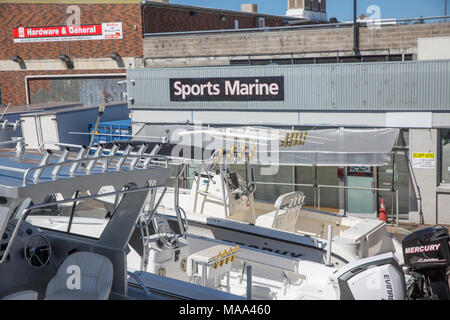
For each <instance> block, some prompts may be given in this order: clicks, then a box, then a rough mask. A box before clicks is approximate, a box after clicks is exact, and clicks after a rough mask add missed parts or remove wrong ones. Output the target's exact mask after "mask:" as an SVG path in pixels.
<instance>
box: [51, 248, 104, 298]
mask: <svg viewBox="0 0 450 320" xmlns="http://www.w3.org/2000/svg"><path fill="white" fill-rule="evenodd" d="M72 266H76V267H79V272H80V281H79V288H78V287H77V286H76V284H77V283H76V281H75V282H73V283H74V284H75V288H73V289H72V288H69V287H68V283H71V282H70V281H71V279H69V277H74V276H75V275H76V273H75V272H74V271H71V269H70V267H72ZM112 281H113V266H112V263H111V261H110V260H109V259H108V258H107V257H105V256H102V255H99V254H97V253H93V252H85V251H80V252H75V253H73V254H71V255H70V256H68V257H67V258H66V260H64V262H63V264H62V265H61V266H60V267H59V269H58V272H57V274H56V276H55V277H54V278H53V279H52V280H50V282H49V283H48V285H47V290H46V293H45V300H106V299H108V297H109V293H110V291H111V286H112Z"/></svg>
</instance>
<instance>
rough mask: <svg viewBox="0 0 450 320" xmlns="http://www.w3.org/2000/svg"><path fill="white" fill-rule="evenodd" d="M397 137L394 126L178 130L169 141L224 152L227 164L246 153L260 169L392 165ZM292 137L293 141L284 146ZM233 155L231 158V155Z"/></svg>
mask: <svg viewBox="0 0 450 320" xmlns="http://www.w3.org/2000/svg"><path fill="white" fill-rule="evenodd" d="M398 134H399V129H392V128H385V129H345V128H338V129H318V130H309V131H301V132H299V131H289V130H279V129H272V128H263V127H235V128H204V127H203V128H196V127H188V128H187V129H185V130H178V131H176V132H175V133H174V134H173V135H172V137H171V142H175V141H174V140H177V141H178V142H179V143H181V144H183V145H191V146H196V147H203V148H207V149H208V150H211V149H213V150H220V149H221V148H223V150H224V155H223V158H224V159H225V158H226V159H227V161H229V163H240V162H243V161H244V157H243V154H244V153H245V154H247V156H250V163H253V164H258V165H298V166H313V165H316V166H383V165H388V164H390V163H391V158H390V153H391V151H392V149H393V147H394V145H395V142H396V140H397V137H398ZM289 137H294V139H293V141H291V142H290V143H287V145H286V143H285V140H286V138H288V142H289V141H290V139H289ZM299 137H302V138H301V139H300V138H299ZM299 140H300V144H299ZM231 151H233V154H234V156H233V157H231V156H229V155H230V153H231ZM217 154H218V153H217V152H216V155H217ZM196 158H197V159H198V157H196ZM207 158H208V157H207V156H204V157H203V159H207Z"/></svg>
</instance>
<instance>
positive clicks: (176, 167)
mask: <svg viewBox="0 0 450 320" xmlns="http://www.w3.org/2000/svg"><path fill="white" fill-rule="evenodd" d="M196 134H197V135H200V137H193V136H194V135H196ZM176 135H178V139H177V137H176ZM397 136H398V130H397V129H378V130H373V129H370V130H352V129H344V128H339V129H326V130H314V131H310V132H306V131H305V132H292V131H286V130H274V129H270V128H261V127H243V128H242V127H237V128H219V129H217V128H210V127H208V128H200V129H197V128H195V127H189V128H187V129H186V130H181V131H180V132H177V133H176V134H172V137H171V138H170V140H176V141H177V142H179V143H169V139H168V138H167V137H165V142H164V143H160V142H153V143H148V147H147V149H146V150H144V151H143V152H144V153H147V154H153V155H155V154H159V155H164V156H166V157H167V158H168V159H169V161H170V164H171V166H172V167H173V171H174V174H175V173H176V174H177V175H178V176H177V178H179V179H180V181H181V180H183V179H184V180H186V173H187V172H188V171H191V172H192V171H193V175H192V184H191V187H190V188H180V190H179V191H178V193H177V195H175V192H174V188H169V189H168V190H167V192H166V194H165V197H164V198H163V199H162V201H161V204H160V209H159V211H160V213H162V214H165V215H167V216H168V219H172V220H173V219H175V217H176V214H175V211H174V205H173V203H174V201H175V199H174V198H175V197H176V198H178V199H176V201H177V203H179V206H180V207H181V208H182V209H183V210H184V211H185V212H186V216H187V219H188V221H189V225H190V232H191V233H192V234H196V235H198V236H203V237H210V238H213V239H218V240H224V241H229V242H234V243H236V244H238V245H246V246H250V247H254V248H259V249H262V250H265V251H270V252H275V253H278V254H282V255H287V256H291V257H302V258H303V259H307V260H310V261H315V262H320V263H323V262H325V261H326V259H327V254H326V248H327V247H328V245H327V244H328V242H332V258H331V259H332V263H333V265H334V266H336V267H340V266H343V265H345V264H347V263H348V262H352V261H357V260H359V259H362V258H367V257H370V256H374V255H377V254H382V253H387V252H393V253H394V254H395V256H396V257H397V259H398V260H399V261H400V262H401V263H403V254H402V250H401V244H400V243H399V241H398V240H396V239H395V237H394V236H393V235H392V234H390V233H389V232H388V231H387V228H386V223H385V222H384V221H380V220H378V219H369V218H358V217H352V216H347V215H345V214H334V213H330V212H325V211H320V210H310V209H305V208H304V207H303V205H304V203H305V195H304V193H303V192H302V191H295V192H289V193H286V194H280V195H279V196H278V199H277V200H276V201H275V202H274V203H273V204H268V203H265V202H262V201H257V200H255V197H254V194H255V191H256V188H257V182H256V181H255V173H254V170H255V166H256V165H268V164H271V165H277V166H278V165H279V166H285V165H306V166H312V165H319V166H320V165H328V166H330V165H346V166H351V165H371V166H381V165H386V164H387V163H390V156H389V153H390V152H391V150H392V147H393V144H394V143H395V141H396V139H397ZM179 137H193V138H190V139H187V141H183V140H182V139H179ZM205 137H206V138H205ZM211 137H212V138H215V139H216V140H215V141H213V142H211V140H208V139H207V138H211ZM289 139H290V140H289ZM205 140H208V143H209V144H206V143H205ZM230 141H231V143H230ZM324 141H325V142H326V143H324ZM370 143H374V144H376V145H375V146H369V147H367V146H368V145H370ZM269 144H272V145H274V146H275V147H273V146H272V147H270V146H269ZM349 144H350V145H349ZM205 145H207V147H204V146H205ZM104 148H106V149H107V150H111V149H112V148H115V150H116V152H119V153H120V152H124V153H130V152H132V151H133V150H134V151H138V150H137V148H134V147H131V146H130V144H129V143H128V142H119V143H115V144H114V143H112V144H107V145H105V146H104ZM270 148H272V150H271V152H272V154H276V157H275V159H268V158H267V157H264V155H261V154H262V153H263V152H265V150H270ZM358 149H360V151H359V152H357V151H356V150H358ZM269 160H270V161H271V162H268V161H269ZM234 164H241V165H243V166H244V167H246V168H247V170H246V173H245V175H246V176H247V177H246V178H243V177H242V176H241V175H240V173H239V172H237V171H236V170H235V169H233V165H234ZM234 168H235V167H234ZM192 169H194V170H192ZM275 184H276V183H275ZM111 201H112V200H111Z"/></svg>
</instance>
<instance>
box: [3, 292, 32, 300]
mask: <svg viewBox="0 0 450 320" xmlns="http://www.w3.org/2000/svg"><path fill="white" fill-rule="evenodd" d="M37 298H38V293H37V292H36V291H33V290H24V291H19V292H15V293H12V294H10V295H7V296H6V297H3V298H2V300H37Z"/></svg>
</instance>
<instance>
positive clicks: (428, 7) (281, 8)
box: [170, 0, 450, 21]
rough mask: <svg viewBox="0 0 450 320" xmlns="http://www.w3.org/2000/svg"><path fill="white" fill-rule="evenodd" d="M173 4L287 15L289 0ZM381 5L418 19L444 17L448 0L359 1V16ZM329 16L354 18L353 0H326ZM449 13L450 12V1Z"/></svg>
mask: <svg viewBox="0 0 450 320" xmlns="http://www.w3.org/2000/svg"><path fill="white" fill-rule="evenodd" d="M170 2H171V3H177V4H185V5H192V6H201V7H209V8H219V9H228V10H240V9H241V4H242V3H256V4H257V5H258V12H260V13H267V14H276V15H285V14H286V8H287V0H170ZM372 5H376V6H378V7H379V8H380V9H379V12H380V19H393V18H417V17H421V16H423V17H430V16H443V15H444V6H445V0H358V16H360V15H361V14H363V13H364V14H366V15H367V16H371V15H372V14H373V11H372V13H368V12H367V9H368V8H369V7H370V6H372ZM327 13H328V18H331V17H336V18H337V19H338V20H339V21H350V20H352V19H353V0H327ZM447 14H449V15H450V0H449V1H448V9H447Z"/></svg>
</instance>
